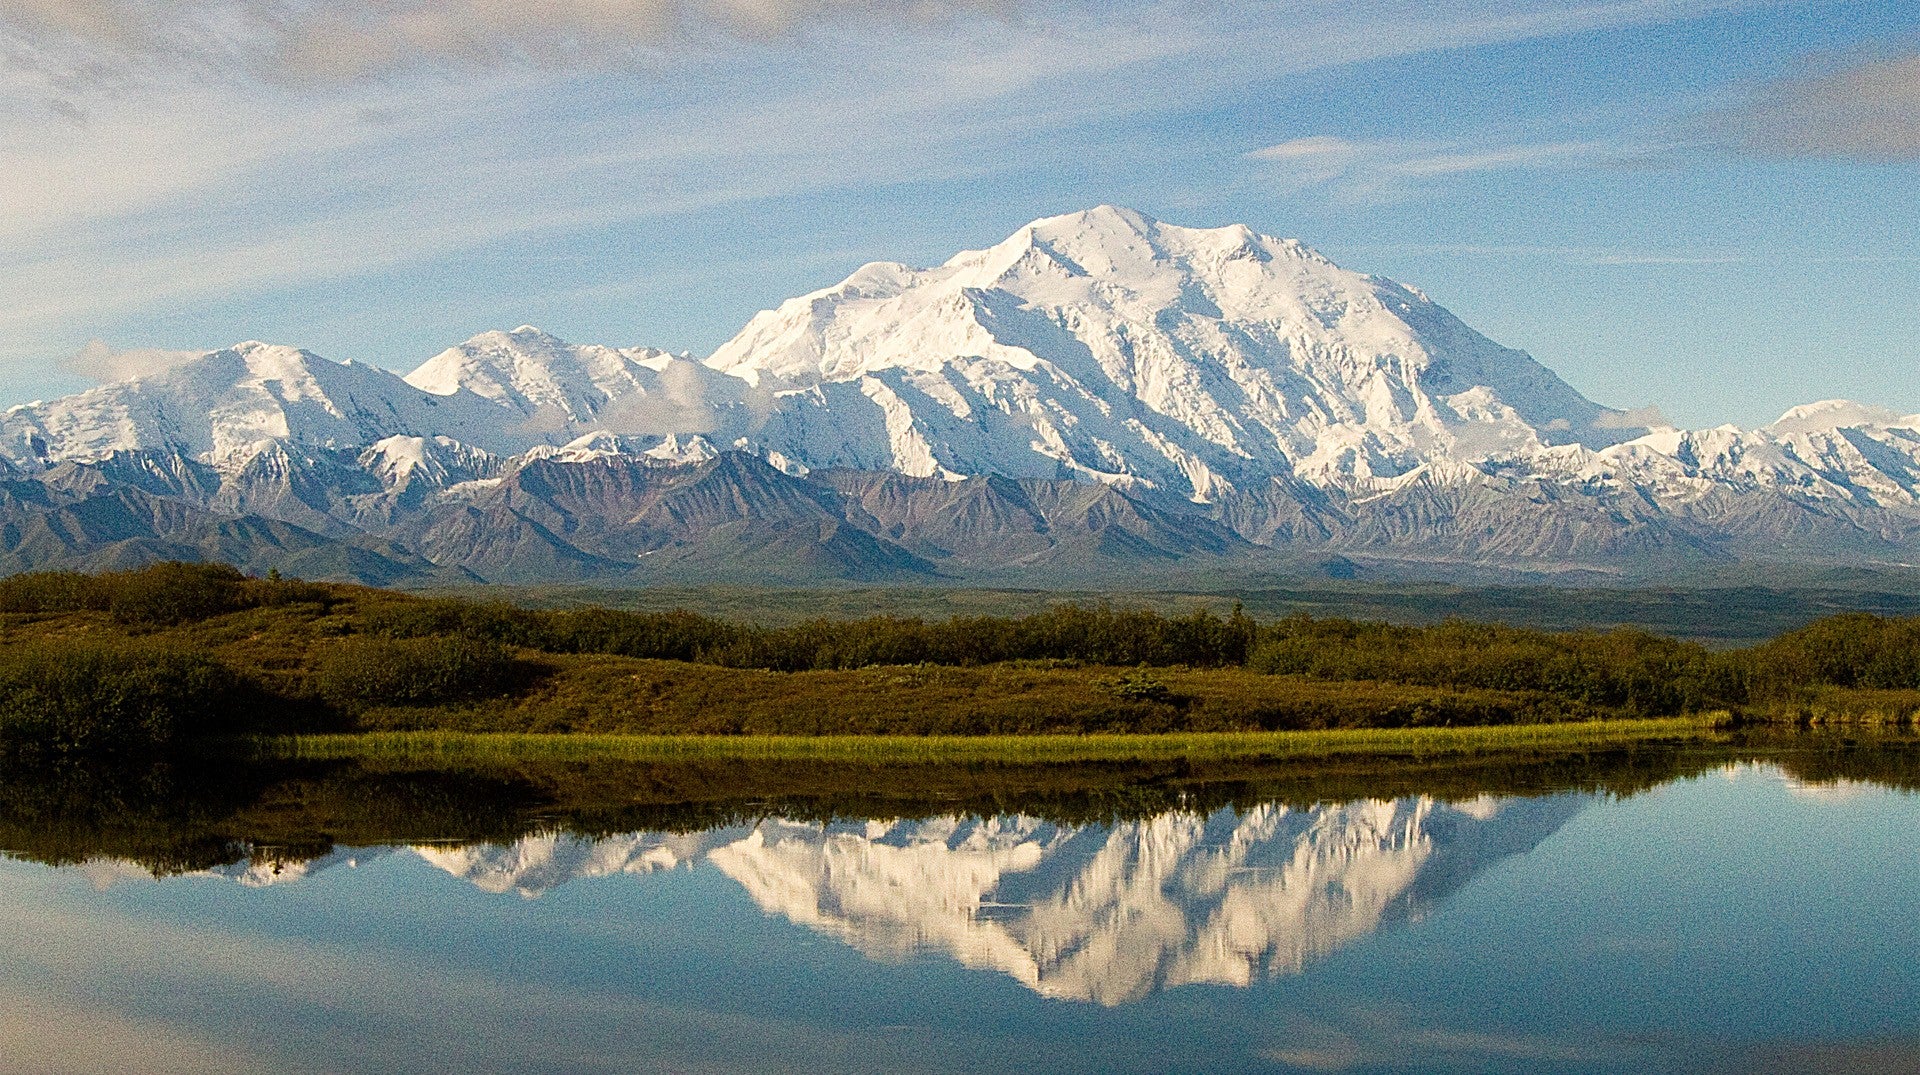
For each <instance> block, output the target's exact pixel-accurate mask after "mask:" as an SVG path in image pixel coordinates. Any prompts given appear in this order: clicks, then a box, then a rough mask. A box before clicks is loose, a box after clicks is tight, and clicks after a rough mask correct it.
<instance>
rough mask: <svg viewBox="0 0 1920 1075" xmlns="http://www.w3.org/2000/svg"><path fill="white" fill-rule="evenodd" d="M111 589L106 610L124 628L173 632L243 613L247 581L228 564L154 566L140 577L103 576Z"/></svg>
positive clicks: (131, 574)
mask: <svg viewBox="0 0 1920 1075" xmlns="http://www.w3.org/2000/svg"><path fill="white" fill-rule="evenodd" d="M99 581H100V582H101V583H102V584H104V585H106V586H107V587H108V598H107V610H108V611H109V612H111V613H113V618H114V619H116V620H119V621H120V622H121V623H127V624H144V625H150V626H173V625H175V624H181V623H191V622H193V621H195V620H204V619H207V618H209V617H212V616H218V615H220V614H221V613H223V612H231V611H234V610H235V609H237V608H240V607H242V601H241V599H240V593H239V590H240V586H241V584H242V583H244V582H245V581H246V576H245V575H242V574H241V573H240V571H239V569H238V568H235V567H233V566H231V565H228V564H187V563H179V562H168V563H164V564H154V565H153V566H152V567H147V568H143V569H141V570H139V571H128V572H125V573H122V574H118V575H102V576H100V580H99Z"/></svg>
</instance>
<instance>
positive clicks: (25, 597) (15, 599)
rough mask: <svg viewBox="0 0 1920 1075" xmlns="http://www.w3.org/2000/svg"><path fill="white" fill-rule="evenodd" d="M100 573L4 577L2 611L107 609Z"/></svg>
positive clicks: (0, 591) (0, 586) (0, 584)
mask: <svg viewBox="0 0 1920 1075" xmlns="http://www.w3.org/2000/svg"><path fill="white" fill-rule="evenodd" d="M106 607H107V591H106V587H105V586H103V585H101V580H100V577H99V576H95V575H82V574H79V573H77V572H73V571H36V572H33V573H30V574H25V575H12V576H9V577H7V578H4V579H0V612H82V611H87V610H93V611H105V610H106Z"/></svg>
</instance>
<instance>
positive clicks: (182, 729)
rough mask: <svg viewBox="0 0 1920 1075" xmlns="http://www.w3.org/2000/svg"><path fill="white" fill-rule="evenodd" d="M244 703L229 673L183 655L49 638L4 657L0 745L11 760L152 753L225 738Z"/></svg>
mask: <svg viewBox="0 0 1920 1075" xmlns="http://www.w3.org/2000/svg"><path fill="white" fill-rule="evenodd" d="M238 695H239V682H238V681H237V680H236V678H235V677H234V676H233V674H232V673H231V672H229V671H228V670H227V669H226V668H225V667H223V666H221V665H220V664H218V663H217V662H215V661H213V660H212V659H210V658H208V657H207V656H205V655H204V654H201V653H197V652H194V651H192V650H189V649H186V648H184V647H180V646H176V645H171V644H167V643H164V642H155V641H144V640H127V639H121V640H113V641H105V640H91V639H45V640H41V641H37V642H32V643H28V644H25V645H19V646H14V647H10V648H8V649H6V650H4V651H0V744H3V745H4V746H5V748H6V749H7V750H8V752H10V753H34V754H55V755H70V754H85V755H96V754H140V753H147V752H151V751H154V750H157V749H160V748H163V747H165V746H167V745H169V744H171V743H173V742H175V741H176V740H180V739H186V738H191V737H195V736H201V735H208V734H215V733H218V732H220V731H224V730H226V729H227V728H228V727H230V725H231V722H232V718H233V716H234V707H235V704H236V702H237V700H238Z"/></svg>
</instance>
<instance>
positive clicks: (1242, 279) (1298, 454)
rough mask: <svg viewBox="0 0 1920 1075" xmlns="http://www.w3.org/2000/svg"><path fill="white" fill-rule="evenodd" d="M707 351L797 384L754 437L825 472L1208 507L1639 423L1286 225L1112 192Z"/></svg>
mask: <svg viewBox="0 0 1920 1075" xmlns="http://www.w3.org/2000/svg"><path fill="white" fill-rule="evenodd" d="M708 364H709V365H711V366H713V367H714V368H716V369H719V370H723V371H726V372H728V373H731V374H735V375H737V376H739V377H742V378H744V379H746V380H748V381H750V382H752V383H754V384H756V385H762V386H769V387H773V388H775V389H777V390H780V391H781V392H782V393H783V394H782V397H781V403H782V406H781V407H780V408H779V410H778V411H777V412H776V413H775V415H774V417H773V419H772V420H771V421H770V422H769V423H768V424H767V426H766V427H765V428H764V429H763V430H762V431H761V432H760V433H759V434H758V435H757V436H756V437H754V438H753V439H754V440H755V442H756V443H759V444H761V445H764V446H766V447H770V448H775V449H778V450H780V451H781V452H783V453H785V454H787V455H789V456H793V457H795V458H799V459H802V460H805V461H806V462H807V463H808V464H809V465H811V466H828V465H838V466H848V467H853V468H857V469H866V470H898V471H901V472H904V473H907V474H913V475H922V476H925V475H935V474H942V475H966V474H981V473H999V474H1007V475H1012V476H1020V477H1056V476H1070V475H1071V476H1080V477H1088V478H1094V479H1098V480H1102V481H1112V482H1121V483H1128V482H1145V483H1148V484H1151V485H1154V486H1157V487H1160V488H1165V489H1169V490H1174V491H1177V492H1179V493H1181V494H1183V495H1188V496H1191V497H1194V498H1196V499H1203V500H1205V499H1212V498H1214V497H1216V496H1218V495H1220V494H1221V493H1223V492H1226V491H1228V490H1230V489H1231V488H1233V487H1234V486H1235V485H1245V484H1249V483H1258V482H1260V481H1263V480H1265V479H1267V478H1270V477H1273V476H1275V475H1298V476H1300V477H1302V478H1305V479H1307V480H1309V481H1312V482H1314V483H1315V484H1318V485H1322V486H1334V487H1346V488H1353V487H1364V486H1366V485H1367V484H1368V483H1369V482H1371V481H1372V480H1374V479H1379V478H1392V477H1395V476H1397V475H1400V474H1404V473H1406V472H1407V471H1409V470H1411V469H1413V468H1415V467H1418V466H1420V465H1421V464H1423V463H1426V462H1428V461H1431V460H1434V459H1436V458H1442V459H1449V460H1462V461H1469V462H1476V461H1479V460H1483V459H1502V458H1511V457H1517V456H1520V457H1524V456H1530V455H1533V454H1536V453H1538V452H1539V451H1541V450H1542V449H1543V448H1546V447H1548V446H1550V445H1555V444H1582V445H1586V446H1589V447H1594V448H1598V447H1604V446H1606V445H1609V444H1613V443H1617V442H1619V441H1622V440H1625V439H1627V438H1628V437H1630V436H1632V435H1633V434H1634V433H1635V432H1637V431H1635V430H1631V429H1629V428H1626V427H1627V426H1628V425H1629V422H1628V420H1627V419H1626V418H1625V417H1624V416H1623V415H1622V414H1621V413H1620V412H1616V411H1611V410H1608V409H1606V408H1603V407H1600V406H1598V405H1597V404H1594V403H1592V402H1590V401H1588V400H1587V399H1585V398H1584V397H1582V396H1581V395H1580V394H1579V393H1578V392H1576V391H1574V389H1573V388H1571V387H1570V386H1568V385H1567V384H1566V383H1565V382H1564V381H1561V380H1560V379H1559V378H1558V377H1556V376H1555V375H1554V374H1553V373H1552V372H1551V371H1549V370H1547V369H1546V368H1545V367H1544V366H1541V365H1540V364H1539V363H1537V362H1535V361H1534V360H1533V359H1531V358H1530V357H1528V356H1527V355H1525V354H1522V353H1520V352H1518V351H1512V350H1508V349H1506V348H1503V347H1500V346H1498V345H1496V344H1494V343H1492V342H1491V341H1489V340H1487V339H1486V338H1485V337H1483V336H1481V335H1479V334H1478V333H1475V332H1474V331H1473V330H1471V329H1469V328H1467V327H1466V326H1465V325H1464V324H1462V323H1461V322H1460V321H1459V320H1458V319H1457V318H1455V317H1453V316H1452V315H1451V314H1449V313H1447V312H1446V311H1445V310H1444V309H1442V308H1440V307H1439V306H1437V305H1435V304H1434V303H1432V302H1431V301H1429V300H1428V299H1427V298H1426V297H1425V296H1423V295H1421V294H1419V293H1418V292H1416V291H1413V290H1411V289H1408V288H1404V287H1401V286H1399V285H1397V284H1394V283H1391V282H1389V281H1385V280H1380V279H1376V278H1373V277H1369V276H1363V275H1361V274H1359V273H1354V272H1350V271H1347V270H1345V269H1341V268H1340V267H1338V266H1336V265H1334V264H1333V263H1332V262H1330V261H1328V260H1327V259H1326V258H1324V257H1322V256H1320V255H1319V254H1317V253H1315V252H1314V251H1312V250H1310V249H1308V248H1307V247H1305V246H1302V245H1301V244H1299V243H1297V242H1294V241H1291V240H1281V239H1272V238H1268V237H1265V236H1260V235H1256V234H1255V233H1253V232H1251V231H1249V230H1247V229H1246V228H1244V227H1227V228H1212V229H1200V228H1184V227H1177V226H1174V225H1170V224H1163V223H1160V222H1158V221H1155V220H1152V219H1150V218H1147V217H1145V216H1142V215H1140V214H1139V213H1136V212H1133V211H1131V210H1127V209H1119V208H1114V207H1111V206H1102V207H1099V208H1096V209H1092V210H1088V211H1086V212H1081V213H1074V214H1070V215H1067V216H1060V217H1051V218H1048V219H1045V220H1039V221H1035V222H1034V223H1032V224H1030V225H1028V226H1026V227H1024V228H1022V229H1020V230H1019V231H1018V232H1016V233H1015V234H1014V235H1013V236H1012V237H1011V238H1009V239H1007V240H1006V241H1004V242H1002V243H1000V244H998V245H997V246H993V247H991V248H988V249H986V250H979V251H969V252H966V253H962V254H960V255H958V256H956V257H954V258H953V259H951V260H950V261H948V262H947V263H946V264H945V265H942V266H940V267H939V268H935V269H912V268H908V267H906V266H903V265H896V264H889V263H877V264H872V265H868V266H866V267H864V268H862V269H860V270H859V271H857V272H855V273H854V274H853V275H852V276H850V277H848V278H847V279H846V280H845V281H843V282H841V283H840V284H838V285H836V286H834V287H831V288H827V289H825V290H823V291H818V292H814V293H813V294H810V295H805V296H802V297H800V298H797V299H793V300H790V301H789V302H786V303H784V304H782V305H781V306H780V307H779V308H777V309H774V310H770V311H766V312H764V313H761V314H760V315H758V316H756V317H755V318H754V319H753V320H752V321H750V322H749V323H748V325H747V327H746V328H745V329H744V330H743V331H742V332H741V333H740V334H739V335H738V336H736V337H735V338H734V339H733V340H731V341H729V342H728V343H726V344H725V345H723V346H722V347H721V348H720V349H719V350H718V351H716V352H715V353H714V354H713V356H712V357H711V358H709V359H708Z"/></svg>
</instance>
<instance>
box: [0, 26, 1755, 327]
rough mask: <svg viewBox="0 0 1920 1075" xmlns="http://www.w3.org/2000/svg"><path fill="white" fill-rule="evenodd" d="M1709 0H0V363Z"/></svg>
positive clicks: (862, 183)
mask: <svg viewBox="0 0 1920 1075" xmlns="http://www.w3.org/2000/svg"><path fill="white" fill-rule="evenodd" d="M1718 6H1722V5H1721V4H1720V3H1719V0H1631V2H1626V0H1623V2H1598V3H1588V4H1584V5H1579V6H1575V7H1568V6H1567V5H1564V4H1560V3H1550V2H1548V0H1489V2H1487V3H1483V4H1479V5H1475V6H1473V7H1472V8H1470V9H1467V10H1461V9H1459V8H1455V7H1448V8H1446V9H1445V10H1439V9H1437V8H1436V6H1435V5H1433V4H1432V3H1431V2H1430V0H1383V2H1381V3H1378V4H1371V5H1353V4H1351V3H1349V2H1347V0H1299V2H1297V3H1293V4H1289V5H1287V7H1286V9H1285V11H1284V13H1282V12H1280V11H1278V10H1277V9H1276V8H1275V7H1273V6H1269V5H1264V4H1262V5H1251V4H1250V5H1215V4H1210V3H1209V4H1202V3H1198V2H1190V0H1124V2H1121V3H1117V4H1110V5H1103V4H1096V3H1093V2H1092V0H1027V2H1023V3H1018V4H1014V3H1008V2H1005V0H954V2H933V0H833V2H829V3H824V4H801V3H799V2H798V0H684V2H677V3H666V2H665V0H660V2H653V0H644V2H635V3H617V2H616V0H560V2H555V3H542V4H535V3H533V2H531V0H519V2H513V0H449V2H447V3H442V4H435V5H432V6H431V10H429V6H428V5H426V4H424V3H423V2H419V0H343V3H340V4H318V3H309V2H306V0H300V2H297V3H281V2H278V0H274V2H272V3H269V2H268V0H177V2H174V3H163V2H161V0H0V249H4V250H5V252H6V255H7V256H6V257H5V258H0V294H5V295H7V296H8V297H9V301H8V302H7V303H5V304H0V340H4V341H5V342H4V344H0V361H13V362H21V361H24V360H27V359H29V358H37V359H38V360H40V361H41V362H42V363H44V360H45V358H46V356H49V355H57V354H61V353H70V352H71V351H72V350H73V349H74V348H75V347H76V346H77V344H78V343H79V342H80V340H83V339H85V338H86V337H87V336H92V335H111V336H116V337H118V336H122V335H123V334H122V333H121V331H120V330H119V329H117V328H116V327H115V326H116V323H117V322H118V321H119V320H120V319H123V318H125V317H128V316H133V315H137V314H144V313H150V312H152V311H155V310H158V309H161V308H171V309H179V310H182V311H187V312H191V311H192V310H193V308H194V304H196V303H199V302H205V301H208V300H231V299H235V298H244V297H249V296H253V295H260V294H267V293H280V294H291V293H292V289H295V288H309V287H312V286H313V285H315V284H317V283H320V282H326V281H350V280H364V279H366V278H367V277H369V276H370V275H371V274H373V273H376V272H389V273H397V272H401V271H404V270H405V267H407V266H417V265H424V264H428V263H431V262H435V261H436V260H440V259H446V258H449V257H450V256H452V255H454V254H456V253H460V252H465V251H474V250H493V251H499V250H502V249H503V248H506V247H508V246H510V245H511V244H513V243H515V242H519V241H522V240H526V239H529V238H533V237H539V236H559V235H581V236H590V235H592V234H594V233H595V232H597V231H599V230H601V229H604V228H606V227H608V226H610V225H613V224H618V223H630V222H634V221H645V220H653V219H662V220H664V219H672V218H674V217H676V216H685V215H687V214H691V213H694V212H699V211H702V210H707V209H712V208H714V207H720V206H727V205H738V204H746V203H751V202H754V201H756V200H761V199H776V198H787V197H795V196H806V195H815V194H821V193H823V192H840V193H839V195H838V196H849V195H850V192H858V191H860V190H863V189H874V188H879V187H884V186H889V185H897V184H905V183H948V184H955V185H959V183H960V181H962V180H966V179H970V178H974V177H980V176H985V175H994V174H1003V173H1011V172H1014V171H1020V172H1023V173H1035V174H1038V173H1040V172H1043V171H1044V170H1046V169H1049V168H1054V167H1059V168H1063V169H1074V168H1084V167H1086V161H1087V159H1088V157H1089V150H1090V148H1091V149H1093V150H1096V151H1105V150H1107V149H1110V148H1115V147H1117V146H1118V144H1119V143H1120V142H1121V141H1124V140H1125V139H1126V138H1127V137H1128V136H1129V135H1130V134H1132V133H1133V132H1135V131H1137V129H1138V128H1139V126H1140V125H1142V124H1144V123H1147V122H1149V117H1151V116H1153V115H1159V114H1166V115H1173V114H1179V113H1181V112H1183V111H1191V110H1192V109H1194V108H1197V107H1200V106H1202V105H1204V104H1205V103H1206V102H1208V101H1211V100H1213V99H1215V97H1216V95H1217V94H1218V93H1220V92H1221V91H1223V90H1229V89H1230V90H1232V91H1233V92H1241V91H1243V90H1244V88H1245V87H1246V86H1248V85H1251V84H1257V83H1259V82H1261V81H1262V80H1272V79H1275V78H1279V77H1284V76H1286V75H1289V74H1297V73H1300V72H1306V71H1311V70H1314V69H1316V68H1323V67H1326V66H1329V65H1337V64H1344V63H1353V62H1359V61H1363V60H1366V59H1369V58H1375V57H1382V56H1392V55H1404V54H1407V53H1411V52H1419V51H1426V50H1433V49H1443V48H1450V47H1456V46H1468V45H1477V44H1484V43H1489V42H1496V41H1508V40H1515V39H1520V38H1526V37H1534V36H1541V35H1551V34H1559V33H1566V32H1572V31H1577V30H1586V29H1593V28H1596V27H1601V26H1607V25H1618V24H1623V23H1634V22H1646V21H1657V20H1661V19H1667V18H1676V17H1684V16H1686V15H1689V14H1692V13H1695V12H1698V11H1701V10H1705V9H1707V8H1710V7H1718ZM644 11H655V12H656V13H658V12H669V13H670V14H671V15H672V19H671V20H669V22H671V25H668V23H666V22H661V21H660V20H659V19H653V20H652V21H648V20H649V18H652V17H651V16H649V17H647V18H642V16H641V14H640V13H643V12H644ZM1281 14H1284V15H1285V28H1286V32H1285V33H1284V34H1278V33H1276V32H1275V27H1276V25H1278V23H1279V20H1280V15H1281ZM269 16H271V17H269ZM323 16H324V18H323ZM662 18H664V16H662ZM327 20H332V21H331V22H329V21H327ZM410 20H411V21H410ZM335 24H338V25H342V26H345V27H346V29H345V30H338V32H337V33H336V31H335V30H326V31H325V32H324V33H323V32H322V30H316V29H315V28H316V27H322V28H324V27H325V26H330V25H335ZM663 26H664V27H666V28H665V29H661V27H663ZM369 27H371V28H372V29H371V30H369V29H368V28H369ZM336 30H337V26H336ZM327 33H334V34H335V38H333V39H330V40H333V41H334V43H333V44H327V45H322V44H316V43H313V42H315V41H318V38H315V37H314V36H313V35H315V34H318V35H320V36H321V37H324V36H325V35H326V34H327ZM339 34H345V35H346V37H348V38H354V37H355V35H359V38H360V39H364V38H366V37H367V35H368V34H371V35H372V36H373V37H376V38H380V39H381V40H378V41H374V42H372V43H370V44H369V43H367V42H366V41H364V40H362V44H361V46H355V45H352V44H351V42H349V43H347V44H341V43H340V41H339V39H338V35H339ZM649 35H654V36H649ZM659 35H665V36H659ZM783 35H784V36H783ZM310 39H311V40H310ZM1249 41H1260V42H1262V43H1263V44H1262V47H1260V48H1257V49H1250V48H1246V47H1245V44H1246V43H1247V42H1249ZM303 42H308V43H305V44H303ZM363 46H364V48H366V49H371V50H373V51H372V52H371V53H368V54H360V55H353V54H352V50H353V49H354V48H356V47H363ZM343 49H344V50H346V51H345V52H344V53H343V52H342V51H341V50H343ZM300 50H306V55H307V59H305V60H298V61H296V60H290V59H289V57H290V56H292V55H293V54H294V53H295V52H297V51H300ZM316 50H317V51H316ZM383 50H385V51H383ZM327 57H331V59H326V58H327ZM323 60H324V61H325V62H323ZM328 64H332V65H333V68H332V69H333V70H334V72H335V73H338V74H351V73H354V72H356V71H357V72H361V73H365V72H368V71H375V70H379V71H381V72H382V73H381V74H380V75H379V77H372V78H359V79H350V80H344V81H342V80H331V81H330V80H328V79H325V78H321V77H319V76H321V75H322V74H323V73H324V72H323V71H322V70H321V68H324V67H326V66H327V65H328ZM289 65H290V66H289ZM76 116H80V117H84V120H83V121H81V122H78V124H76ZM1103 139H1106V140H1112V141H1113V145H1112V146H1110V145H1109V143H1108V141H1103ZM1436 151H1437V152H1454V153H1459V152H1464V150H1463V149H1462V148H1461V147H1450V146H1449V147H1439V148H1438V150H1436ZM1115 152H1118V150H1117V148H1115ZM1338 158H1339V154H1338V153H1335V152H1331V151H1330V152H1329V153H1328V154H1327V159H1328V160H1337V159H1338ZM1133 159H1136V160H1137V155H1134V158H1133ZM1285 163H1286V162H1285V161H1282V160H1274V159H1269V160H1265V161H1262V164H1264V165H1266V166H1269V167H1275V168H1279V167H1282V166H1284V165H1285ZM1101 193H1103V194H1104V193H1106V192H1101ZM731 252H733V248H722V247H720V246H716V250H715V256H717V257H725V256H727V255H728V254H729V253H731ZM591 281H592V278H591V277H589V278H587V279H586V280H566V279H557V280H553V281H551V283H552V284H553V285H555V286H557V287H560V288H563V289H564V287H565V286H566V285H578V284H581V283H585V282H591ZM315 301H317V300H315ZM267 331H269V329H267V328H263V327H258V326H252V325H236V326H234V333H233V334H234V335H235V336H236V338H238V337H240V336H246V335H254V334H260V333H264V332H267ZM295 342H298V341H295Z"/></svg>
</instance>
